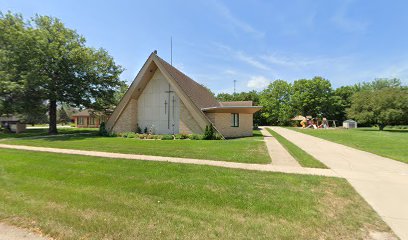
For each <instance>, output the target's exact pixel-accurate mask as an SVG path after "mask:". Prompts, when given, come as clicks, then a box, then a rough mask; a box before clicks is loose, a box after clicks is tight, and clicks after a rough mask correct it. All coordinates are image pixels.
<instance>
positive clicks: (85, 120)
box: [72, 109, 108, 128]
mask: <svg viewBox="0 0 408 240" xmlns="http://www.w3.org/2000/svg"><path fill="white" fill-rule="evenodd" d="M72 118H73V119H74V121H75V126H76V127H77V128H99V126H100V124H101V123H102V122H105V123H106V121H107V120H108V117H107V116H106V115H104V114H102V113H100V112H95V111H93V110H91V109H85V110H83V111H80V112H77V113H74V114H73V115H72Z"/></svg>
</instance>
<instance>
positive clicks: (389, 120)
mask: <svg viewBox="0 0 408 240" xmlns="http://www.w3.org/2000/svg"><path fill="white" fill-rule="evenodd" d="M351 102H352V104H351V107H350V108H349V109H347V114H348V116H349V117H350V118H353V119H355V120H357V121H358V122H360V123H363V124H376V125H378V126H379V129H380V130H383V129H384V127H385V126H386V125H396V124H406V123H407V119H408V90H407V89H403V88H381V89H379V90H377V89H375V88H374V89H373V90H363V91H360V92H357V93H356V94H354V95H353V96H352V97H351Z"/></svg>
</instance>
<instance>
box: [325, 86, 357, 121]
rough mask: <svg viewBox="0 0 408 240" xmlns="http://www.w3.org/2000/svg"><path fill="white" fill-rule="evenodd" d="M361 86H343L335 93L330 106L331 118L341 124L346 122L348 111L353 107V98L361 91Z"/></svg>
mask: <svg viewBox="0 0 408 240" xmlns="http://www.w3.org/2000/svg"><path fill="white" fill-rule="evenodd" d="M360 88H361V87H360V86H359V85H352V86H342V87H339V88H336V89H335V90H334V91H333V96H332V100H331V104H330V108H331V110H330V113H331V117H332V118H333V119H335V120H338V121H340V122H342V121H344V120H346V109H347V108H350V106H351V97H352V96H353V94H354V93H356V92H358V91H360Z"/></svg>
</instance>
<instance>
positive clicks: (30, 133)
mask: <svg viewBox="0 0 408 240" xmlns="http://www.w3.org/2000/svg"><path fill="white" fill-rule="evenodd" d="M97 132H98V129H97V128H68V127H66V128H58V134H60V135H63V134H75V133H97ZM47 135H48V129H47V128H37V129H27V130H26V131H24V132H22V133H19V134H15V133H3V132H1V131H0V139H5V138H26V137H40V136H47Z"/></svg>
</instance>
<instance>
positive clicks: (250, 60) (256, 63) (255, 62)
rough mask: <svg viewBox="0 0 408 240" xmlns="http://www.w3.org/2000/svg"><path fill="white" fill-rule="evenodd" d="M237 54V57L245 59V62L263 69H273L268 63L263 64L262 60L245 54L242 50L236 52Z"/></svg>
mask: <svg viewBox="0 0 408 240" xmlns="http://www.w3.org/2000/svg"><path fill="white" fill-rule="evenodd" d="M235 56H236V57H237V59H239V60H241V61H243V62H245V63H248V64H249V65H251V66H253V67H256V68H259V69H261V70H267V71H270V70H271V69H270V68H269V67H268V66H267V65H265V64H263V63H262V62H260V61H258V60H256V59H255V58H253V57H251V56H248V55H245V54H244V53H242V52H236V53H235Z"/></svg>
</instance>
